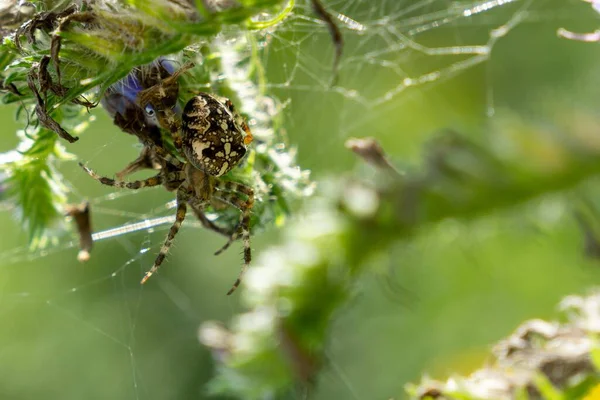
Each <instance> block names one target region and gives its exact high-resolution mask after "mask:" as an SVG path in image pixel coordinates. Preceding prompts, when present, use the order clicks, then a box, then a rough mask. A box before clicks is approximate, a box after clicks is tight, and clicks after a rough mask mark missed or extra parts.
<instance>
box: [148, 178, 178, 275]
mask: <svg viewBox="0 0 600 400" xmlns="http://www.w3.org/2000/svg"><path fill="white" fill-rule="evenodd" d="M186 197H187V194H185V193H184V191H183V189H179V191H178V192H177V213H176V214H175V222H173V225H172V226H171V229H170V230H169V233H168V234H167V237H166V239H165V242H164V243H163V245H162V247H161V248H160V252H159V253H158V256H156V260H154V265H153V266H152V268H150V270H149V271H148V272H146V275H144V277H143V278H142V281H141V282H140V283H141V284H144V283H146V281H147V280H148V279H149V278H150V277H151V276H152V275H153V274H154V273H155V272H156V271H157V270H158V268H159V267H160V265H161V264H162V263H163V261H164V260H165V257H166V256H167V253H168V252H169V249H170V248H171V245H172V244H173V239H175V236H176V235H177V232H179V228H181V224H182V223H183V220H184V219H185V214H186V211H187V198H186Z"/></svg>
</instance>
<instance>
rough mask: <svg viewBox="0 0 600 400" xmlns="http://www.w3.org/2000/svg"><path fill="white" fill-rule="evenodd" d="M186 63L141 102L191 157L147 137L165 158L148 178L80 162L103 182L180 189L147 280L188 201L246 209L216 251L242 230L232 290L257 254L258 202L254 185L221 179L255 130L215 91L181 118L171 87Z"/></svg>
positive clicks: (202, 205)
mask: <svg viewBox="0 0 600 400" xmlns="http://www.w3.org/2000/svg"><path fill="white" fill-rule="evenodd" d="M191 67H192V65H191V64H187V65H185V66H183V67H182V68H181V69H180V70H179V71H176V72H175V73H173V74H172V75H171V76H169V77H168V78H166V79H164V80H162V81H160V82H159V83H157V84H156V85H154V86H152V87H151V88H148V89H145V90H142V91H141V92H140V93H138V95H137V102H138V103H139V104H140V105H143V109H144V110H145V112H146V114H147V116H148V118H151V119H153V118H156V121H157V122H158V123H159V124H160V125H161V126H162V127H164V128H166V129H167V130H169V131H170V132H171V134H172V136H173V141H174V143H175V147H176V148H177V150H178V151H180V152H181V153H182V154H183V156H184V157H185V161H180V160H179V159H178V158H176V157H174V156H173V155H171V154H170V153H169V152H168V151H167V150H166V149H165V148H163V147H161V146H158V145H157V144H155V143H154V142H152V141H151V140H148V139H144V138H141V139H142V140H143V141H144V144H145V145H146V146H148V148H149V149H151V150H152V151H153V152H154V154H156V156H157V157H158V158H159V159H160V160H162V162H163V167H162V168H161V169H160V172H159V173H158V174H157V175H155V176H153V177H151V178H148V179H145V180H140V181H133V182H125V181H117V180H114V179H111V178H107V177H103V176H100V175H98V174H97V173H96V172H94V171H93V170H91V169H89V168H88V167H86V166H84V165H83V164H81V163H80V165H81V167H82V168H83V169H84V170H85V171H86V172H87V173H88V174H89V175H90V176H91V177H92V178H94V179H95V180H97V181H99V182H100V183H102V184H103V185H108V186H114V187H118V188H126V189H132V190H137V189H141V188H144V187H152V186H159V185H164V186H165V187H166V188H167V189H168V190H173V191H176V199H177V211H176V215H175V222H174V223H173V225H172V226H171V229H170V230H169V233H168V234H167V237H166V239H165V241H164V243H163V245H162V247H161V249H160V252H159V253H158V256H157V257H156V260H155V261H154V265H153V266H152V268H151V269H150V270H149V271H148V272H146V274H145V275H144V277H143V278H142V281H141V283H142V284H143V283H145V282H146V281H147V280H148V279H149V278H150V277H151V276H152V275H153V274H154V273H155V272H156V271H157V270H158V268H159V267H160V265H161V264H162V263H163V261H164V259H165V257H166V255H167V253H168V252H169V249H170V247H171V245H172V243H173V240H174V238H175V236H176V235H177V233H178V232H179V228H180V227H181V224H182V223H183V221H184V219H185V216H186V212H187V206H188V205H190V207H191V208H192V209H193V210H200V211H202V210H204V209H205V208H206V207H207V206H209V205H212V204H214V203H215V202H217V203H225V204H227V205H229V206H232V207H235V208H237V209H238V210H240V219H239V223H238V226H237V227H236V229H235V230H234V231H233V233H231V234H230V235H229V239H228V241H227V243H225V245H224V246H223V247H222V248H221V249H220V250H218V251H217V252H216V254H220V253H221V252H222V251H224V250H225V249H227V248H228V247H229V246H230V245H231V243H233V242H234V241H235V240H236V239H237V238H238V237H239V236H240V235H241V238H242V241H243V245H244V265H243V266H242V269H241V271H240V273H239V275H238V278H237V279H236V281H235V282H234V284H233V286H232V287H231V289H230V290H229V291H228V292H227V294H228V295H230V294H232V293H233V292H234V291H235V290H236V289H237V287H238V286H239V285H240V283H241V280H242V277H243V275H244V273H245V271H246V270H247V268H248V267H249V264H250V261H251V259H252V255H251V248H250V214H251V211H252V206H253V204H254V190H253V189H252V188H251V187H249V186H246V185H244V184H242V183H238V182H233V181H228V180H225V179H223V178H221V177H222V176H223V175H225V174H226V173H227V172H229V171H231V170H232V169H233V168H234V167H235V166H236V165H238V164H239V162H240V161H241V160H242V158H243V157H244V155H245V154H246V151H247V145H248V144H250V142H251V141H252V134H251V133H250V129H249V128H248V125H247V124H246V122H245V121H244V119H243V117H242V116H241V115H240V114H238V113H237V112H236V110H235V108H234V106H233V104H232V103H231V101H230V100H229V99H226V98H221V97H218V96H215V95H212V94H209V93H198V94H197V95H195V96H194V97H193V98H192V99H190V100H189V101H188V102H187V104H186V106H185V108H184V109H183V114H182V117H181V118H180V117H179V115H178V114H177V112H176V107H175V105H174V104H173V103H172V102H171V101H168V100H170V99H172V97H171V94H170V93H172V92H170V89H172V86H173V85H174V84H175V82H176V79H177V76H179V75H180V74H181V73H182V72H184V71H185V70H187V69H189V68H191Z"/></svg>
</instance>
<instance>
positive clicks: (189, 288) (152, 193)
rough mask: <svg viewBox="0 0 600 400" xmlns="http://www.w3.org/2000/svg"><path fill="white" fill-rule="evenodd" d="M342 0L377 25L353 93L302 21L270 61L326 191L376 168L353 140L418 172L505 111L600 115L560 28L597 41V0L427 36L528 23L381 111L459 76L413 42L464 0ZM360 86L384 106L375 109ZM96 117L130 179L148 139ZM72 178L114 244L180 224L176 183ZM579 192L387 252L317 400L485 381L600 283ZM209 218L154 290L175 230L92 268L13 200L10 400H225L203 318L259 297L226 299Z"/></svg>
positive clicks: (359, 59)
mask: <svg viewBox="0 0 600 400" xmlns="http://www.w3.org/2000/svg"><path fill="white" fill-rule="evenodd" d="M327 4H328V6H329V7H330V9H332V10H336V11H338V12H342V13H344V14H347V15H348V16H350V17H352V18H353V19H355V20H357V21H359V22H361V23H363V24H364V26H365V27H366V30H365V31H356V30H350V29H345V30H344V32H345V38H346V43H347V44H346V49H345V55H344V60H345V61H343V62H342V64H341V73H340V79H339V81H338V83H337V86H335V87H334V88H329V86H328V80H329V78H330V60H331V54H332V48H331V45H330V41H329V38H328V35H327V31H326V29H325V28H324V27H323V26H322V25H321V24H320V23H319V22H318V21H315V20H306V21H305V22H304V24H302V23H301V22H302V20H300V19H293V18H292V21H291V22H289V23H288V24H287V25H286V24H284V26H283V27H281V29H279V30H277V31H276V34H275V35H274V36H273V38H272V43H271V44H270V49H269V53H268V54H265V56H264V61H265V68H266V71H267V76H268V78H269V82H271V94H273V95H274V96H276V97H278V98H279V99H280V100H281V101H284V102H287V103H286V106H285V108H284V111H283V117H284V121H285V122H284V126H285V128H286V131H287V135H288V139H289V142H290V143H291V144H292V145H295V146H297V148H298V161H299V164H300V165H301V166H302V167H303V168H306V169H310V170H311V171H312V176H313V178H314V179H315V180H316V181H319V180H320V179H323V178H325V177H329V176H331V175H332V174H340V173H342V172H346V171H352V170H353V169H355V168H358V167H357V166H359V165H360V162H358V161H357V160H356V159H355V157H354V156H353V155H352V154H349V152H348V151H347V150H345V149H344V146H343V143H344V141H345V139H347V138H348V137H352V136H374V137H376V138H378V139H379V140H380V141H381V143H382V144H383V146H384V148H386V150H387V151H388V152H389V154H390V155H391V157H392V158H393V160H394V162H396V164H397V165H398V166H399V167H400V168H404V167H407V166H411V168H412V167H414V166H415V165H417V164H418V163H419V159H420V158H419V156H420V153H421V150H422V147H423V144H424V143H425V142H426V141H427V140H428V139H429V138H430V137H431V136H432V135H433V134H435V133H436V132H437V131H439V130H441V129H443V128H447V127H450V128H454V129H457V130H459V131H461V132H465V133H469V134H472V135H486V129H485V127H486V124H487V123H488V122H489V119H491V118H497V117H496V116H493V115H491V113H490V110H491V109H492V106H493V108H494V109H495V110H497V111H502V112H503V113H505V112H508V111H507V110H509V111H510V112H512V113H516V114H518V115H520V116H521V117H522V118H524V119H525V120H529V119H531V120H535V121H537V122H540V123H547V124H549V125H551V124H552V121H553V120H554V119H555V118H556V114H557V113H561V112H563V113H562V114H561V118H569V114H568V113H569V110H577V111H581V112H585V113H590V114H591V115H594V116H595V115H596V113H597V112H596V108H597V106H596V104H598V100H600V95H598V87H599V85H598V84H599V83H600V82H599V79H598V73H597V71H598V67H599V66H600V48H599V47H598V45H597V44H586V43H577V42H572V41H567V40H565V39H560V38H558V37H557V35H556V30H557V29H558V28H559V27H565V28H568V29H570V30H573V31H578V32H590V31H593V30H595V29H596V27H597V26H598V25H599V24H600V18H598V16H597V15H595V14H594V12H593V10H592V9H591V7H590V6H589V4H586V3H583V2H581V1H575V0H573V1H564V0H563V1H531V2H526V1H515V2H514V3H511V4H507V5H505V6H502V7H497V8H496V9H493V10H491V11H489V12H487V13H483V14H481V15H477V16H475V17H472V18H459V19H457V20H456V21H454V22H451V23H449V24H447V25H444V26H441V27H437V28H434V29H431V30H429V31H427V32H425V33H424V34H422V35H418V36H415V37H414V39H415V40H416V41H417V42H418V43H419V44H420V45H423V46H430V47H446V46H463V48H464V46H471V45H477V44H479V45H485V44H486V43H487V42H488V39H489V37H490V31H491V30H492V29H494V28H497V27H499V26H501V25H503V24H505V23H507V22H508V21H511V19H512V20H515V22H518V23H516V24H515V27H514V29H512V30H511V31H510V32H509V33H508V34H507V35H506V36H505V37H502V38H500V39H498V40H497V42H496V43H495V44H494V45H493V47H491V49H492V53H491V55H490V56H489V58H488V60H487V61H486V62H484V63H480V64H478V65H475V66H473V67H470V68H459V71H458V72H459V73H456V74H453V73H450V72H448V73H444V74H443V75H442V79H439V80H437V81H435V82H433V83H430V84H427V85H422V86H416V87H412V88H409V89H407V90H405V91H403V92H401V93H397V94H394V95H393V96H391V98H390V99H389V100H386V101H381V100H382V99H384V97H385V93H386V92H387V91H388V90H391V89H392V88H394V87H395V86H396V85H398V83H399V82H400V80H401V79H402V74H404V73H406V74H407V75H408V76H413V77H414V76H419V75H421V74H424V73H428V72H432V71H436V70H439V69H442V70H444V68H448V67H451V66H452V65H453V64H454V63H456V62H460V61H462V60H465V59H467V58H469V57H471V56H469V57H465V56H455V55H425V54H423V53H420V52H418V51H415V50H414V49H412V50H411V49H409V48H403V45H406V43H407V42H405V41H404V39H403V38H405V36H404V35H405V34H406V33H407V32H408V31H409V30H410V25H411V24H415V26H416V27H419V26H421V27H424V26H426V25H425V24H426V21H425V19H424V17H425V16H428V15H434V13H436V12H440V13H441V14H440V16H441V17H443V16H444V15H450V11H448V10H450V9H451V7H452V4H451V2H447V1H441V0H440V1H433V2H431V1H427V2H410V1H398V2H384V1H381V2H379V1H368V0H361V1H358V0H355V1H351V2H342V1H337V2H336V1H332V2H328V3H327ZM415 4H421V7H414V5H415ZM466 4H467V5H469V4H472V5H475V4H478V3H475V2H467V3H466ZM444 10H446V11H444ZM519 10H521V11H524V13H523V14H517V13H518V12H519ZM444 13H445V14H444ZM385 17H388V19H387V20H386V19H385ZM415 18H421V22H419V20H418V19H417V20H416V22H415ZM307 27H309V29H307ZM287 83H289V84H287ZM351 91H355V92H354V93H358V95H359V96H362V97H364V98H365V99H370V100H369V101H365V102H360V101H357V99H356V98H353V96H352V92H351ZM362 97H361V98H362ZM378 102H379V103H380V104H377V103H378ZM92 112H93V114H94V115H95V116H96V118H97V119H96V121H95V122H94V123H92V124H91V126H90V128H89V129H88V130H87V131H86V132H85V134H84V135H83V136H82V138H81V140H79V141H78V142H77V143H75V144H71V145H67V146H66V148H67V150H68V151H70V152H73V153H74V154H76V155H77V156H78V157H79V158H80V159H81V160H83V161H85V162H88V163H89V165H90V166H91V167H92V168H94V169H95V170H96V171H98V172H99V173H101V174H104V175H108V176H111V175H112V174H113V173H114V172H115V171H117V170H118V169H121V168H122V167H123V166H124V165H125V164H126V163H127V162H128V161H130V160H132V159H133V157H135V156H136V155H137V151H138V150H137V147H136V143H135V142H136V141H135V139H134V138H133V137H131V136H128V135H125V134H123V133H122V132H119V131H118V129H117V128H116V127H115V126H113V125H112V122H111V121H110V120H109V118H108V117H107V116H106V114H105V113H104V111H103V110H101V109H96V110H93V111H92ZM14 113H15V109H14V108H11V107H6V106H5V107H0V121H1V126H2V131H1V132H2V133H1V135H2V145H1V148H0V151H8V150H11V149H13V148H14V146H15V145H16V144H17V139H16V137H15V134H14V133H15V131H16V130H17V129H19V128H20V125H19V124H17V123H16V122H15V120H14ZM599 134H600V133H599ZM59 168H60V171H61V172H62V173H63V174H64V175H65V178H66V179H67V181H68V182H70V185H71V186H72V191H73V198H72V200H73V201H80V200H82V199H84V198H87V199H90V200H91V201H92V207H93V208H92V213H93V215H92V218H93V224H94V229H95V230H96V231H100V230H104V229H109V228H113V227H116V226H120V225H123V224H126V223H129V222H133V221H138V220H140V219H143V218H144V216H147V217H149V218H151V217H156V216H162V215H168V214H169V213H171V212H172V210H167V209H165V207H164V205H165V204H166V203H167V202H168V201H170V200H172V196H171V195H170V194H167V193H165V192H164V191H163V190H161V189H160V188H159V189H156V190H154V189H152V190H147V191H144V192H140V193H134V194H132V193H125V192H115V191H114V190H111V189H110V188H105V187H102V186H100V185H99V184H97V182H94V181H93V180H92V179H90V178H89V177H88V176H87V175H85V174H84V173H83V172H82V171H81V170H80V169H79V168H78V167H77V165H76V163H75V162H69V163H64V164H62V165H60V167H59ZM140 176H141V175H140ZM584 186H585V187H582V188H581V187H580V188H579V189H578V190H580V191H585V192H586V193H594V192H598V188H599V186H598V183H597V182H589V183H586V185H584ZM568 199H569V197H565V194H564V193H563V194H552V195H548V196H545V197H543V198H540V199H536V200H535V201H532V202H530V203H527V204H524V205H521V206H519V207H517V208H515V209H511V210H501V211H498V212H496V213H493V214H490V215H486V216H484V217H482V218H479V219H478V220H476V221H471V222H464V221H457V220H448V221H444V222H443V223H441V224H439V225H437V226H433V227H430V228H428V229H424V230H422V231H421V232H420V233H419V234H418V236H417V237H416V238H414V239H413V240H410V241H406V242H402V243H398V244H397V246H396V247H395V248H394V249H393V250H392V251H390V252H388V253H387V254H382V255H381V256H380V257H379V258H378V260H377V262H375V263H373V266H372V268H370V269H369V271H370V272H369V273H367V274H366V275H364V276H363V277H362V278H361V280H360V281H359V282H357V288H356V292H357V295H356V297H355V299H354V300H353V301H352V303H350V304H347V305H346V306H345V307H344V309H342V310H340V311H339V313H338V316H337V319H336V320H335V322H334V323H333V326H332V330H331V333H330V337H329V347H328V352H327V357H328V363H327V365H326V366H325V368H324V370H323V372H322V373H321V375H320V376H319V379H318V382H317V384H316V388H315V390H314V392H312V393H311V395H310V398H315V399H387V398H403V397H404V394H403V385H404V384H405V383H406V382H410V381H415V380H418V379H419V378H420V377H421V375H422V374H423V373H429V374H431V375H434V376H435V377H439V378H443V377H445V376H448V375H449V374H450V373H451V372H461V373H468V372H469V371H470V370H473V369H475V368H476V367H478V366H480V365H481V364H482V363H483V362H484V360H485V359H486V357H487V354H488V350H489V348H490V345H491V344H493V343H494V342H495V341H497V340H499V339H500V338H502V337H503V336H504V335H506V334H508V333H509V332H510V331H511V330H512V329H514V328H515V327H516V326H517V325H518V324H519V323H520V322H521V321H522V320H524V319H527V318H533V317H551V316H552V315H553V314H554V310H555V306H556V304H557V303H558V301H559V300H560V299H561V297H563V296H564V295H566V294H570V293H576V292H577V293H581V292H585V291H586V289H588V288H590V287H593V286H594V285H595V284H596V282H597V281H598V280H599V278H600V264H599V262H598V261H597V260H592V259H589V258H587V257H586V256H585V255H584V252H583V238H582V233H581V230H580V228H579V227H578V225H577V223H576V221H575V220H574V218H573V213H572V211H573V210H572V208H571V207H570V203H569V201H568ZM592 200H594V199H593V198H592ZM190 225H191V224H188V225H187V227H186V224H184V228H183V230H182V232H181V233H180V234H179V236H178V237H177V240H176V242H175V245H174V247H173V249H172V251H171V254H170V255H169V257H168V259H167V261H166V263H165V264H164V265H163V269H162V272H161V273H160V274H159V275H158V276H157V277H155V278H153V279H152V280H151V281H149V283H148V284H147V285H145V286H144V287H140V285H139V279H140V276H141V275H142V274H143V272H144V271H146V270H147V269H148V268H149V267H150V266H151V264H152V261H153V259H154V256H155V254H156V252H157V251H158V248H159V246H160V244H161V243H162V240H163V237H164V235H165V234H166V230H167V229H168V226H159V227H156V228H154V229H153V230H152V231H140V232H136V233H128V234H125V235H121V236H118V237H115V238H111V239H109V240H104V241H100V242H97V243H96V244H95V247H94V250H93V252H92V259H91V260H90V261H89V262H88V263H87V264H84V265H82V264H79V263H78V262H77V261H76V253H77V250H76V248H67V247H68V246H67V244H68V243H69V242H70V241H72V240H76V237H75V235H74V234H73V233H68V232H67V233H65V232H62V231H61V230H59V229H57V230H56V232H55V233H56V235H59V237H60V245H59V246H58V248H57V249H56V250H52V249H50V250H49V251H48V254H39V253H36V254H32V255H31V256H29V255H28V252H27V248H26V242H27V238H26V234H25V232H23V230H22V228H21V227H20V226H19V223H18V220H17V218H15V211H14V209H11V208H9V207H5V208H4V209H3V211H2V212H0V316H1V321H2V322H1V323H0V398H1V399H41V398H44V399H62V400H68V399H82V398H86V399H188V398H189V399H198V398H205V397H206V393H205V387H204V385H205V383H206V382H207V381H208V380H209V379H210V377H211V376H212V374H213V364H212V359H211V356H210V354H209V352H208V351H207V350H206V349H204V348H203V347H202V346H201V345H200V344H199V342H198V340H197V329H198V327H199V325H200V324H201V323H202V322H203V321H206V320H209V319H216V320H221V321H228V320H229V319H230V318H231V317H232V316H233V315H235V314H236V313H237V312H239V311H240V308H239V306H238V299H239V295H240V294H239V293H238V294H236V295H234V296H231V297H227V296H225V292H226V291H227V289H228V288H229V287H230V285H231V283H232V282H233V280H234V279H235V276H236V275H237V273H238V268H239V265H240V260H241V256H240V254H239V253H240V251H241V246H240V245H239V244H235V245H234V246H232V249H231V250H229V251H228V252H226V253H225V254H223V255H221V256H219V257H214V256H213V252H214V251H215V250H216V249H218V248H219V247H220V246H221V245H222V239H221V238H219V237H217V236H216V235H215V234H213V233H211V232H207V231H205V230H202V229H199V228H196V227H191V226H190ZM279 235H280V231H278V230H277V229H275V228H271V229H269V230H267V231H266V232H262V233H260V234H258V235H255V236H254V237H253V251H254V254H255V257H257V256H258V255H259V254H260V253H261V251H264V250H265V249H266V248H268V246H269V245H270V244H273V243H277V241H278V236H279ZM298 397H301V396H300V395H298Z"/></svg>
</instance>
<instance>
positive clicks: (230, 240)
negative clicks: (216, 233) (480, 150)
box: [215, 222, 242, 256]
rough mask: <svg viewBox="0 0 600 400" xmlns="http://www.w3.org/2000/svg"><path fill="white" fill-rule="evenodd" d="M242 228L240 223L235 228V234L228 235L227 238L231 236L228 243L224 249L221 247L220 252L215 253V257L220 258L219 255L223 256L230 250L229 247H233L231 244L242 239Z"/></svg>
mask: <svg viewBox="0 0 600 400" xmlns="http://www.w3.org/2000/svg"><path fill="white" fill-rule="evenodd" d="M241 226H242V224H241V222H238V224H237V225H236V226H235V229H234V231H233V233H231V234H227V236H229V239H228V240H227V243H225V244H224V245H223V247H221V248H220V249H219V250H217V251H215V256H218V255H219V254H221V253H222V252H224V251H225V250H227V249H228V248H229V246H231V244H232V243H233V242H235V241H236V240H237V239H238V238H239V237H240V227H241Z"/></svg>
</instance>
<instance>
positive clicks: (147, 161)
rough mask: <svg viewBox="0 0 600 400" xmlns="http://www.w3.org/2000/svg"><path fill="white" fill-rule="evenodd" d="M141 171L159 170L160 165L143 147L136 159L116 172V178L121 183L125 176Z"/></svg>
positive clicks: (150, 152)
mask: <svg viewBox="0 0 600 400" xmlns="http://www.w3.org/2000/svg"><path fill="white" fill-rule="evenodd" d="M142 169H160V164H158V163H157V162H156V157H155V156H154V154H153V153H152V151H151V150H150V148H149V147H148V146H144V148H143V149H142V151H141V153H140V155H139V156H138V158H136V159H135V160H134V161H133V162H130V163H129V164H127V166H126V167H125V168H123V169H122V170H121V171H119V172H117V174H116V176H117V179H118V180H120V181H122V180H124V179H125V177H126V176H127V175H131V174H133V173H134V172H137V171H140V170H142Z"/></svg>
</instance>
